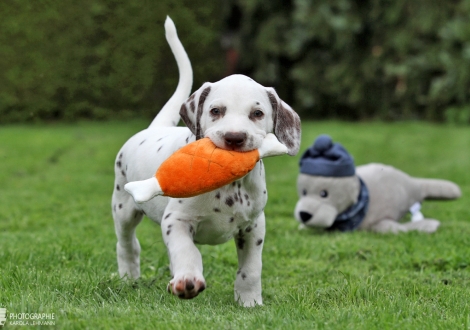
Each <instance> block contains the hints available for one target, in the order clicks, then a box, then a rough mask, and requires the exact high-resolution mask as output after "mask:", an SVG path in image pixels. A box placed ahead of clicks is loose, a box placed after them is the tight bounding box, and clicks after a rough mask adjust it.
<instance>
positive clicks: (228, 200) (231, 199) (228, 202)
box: [225, 196, 234, 207]
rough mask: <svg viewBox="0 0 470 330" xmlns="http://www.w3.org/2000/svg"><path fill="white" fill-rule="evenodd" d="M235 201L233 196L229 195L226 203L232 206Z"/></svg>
mask: <svg viewBox="0 0 470 330" xmlns="http://www.w3.org/2000/svg"><path fill="white" fill-rule="evenodd" d="M233 203H234V201H233V198H232V197H231V196H229V197H227V199H226V200H225V204H227V205H228V206H230V207H231V206H232V205H233Z"/></svg>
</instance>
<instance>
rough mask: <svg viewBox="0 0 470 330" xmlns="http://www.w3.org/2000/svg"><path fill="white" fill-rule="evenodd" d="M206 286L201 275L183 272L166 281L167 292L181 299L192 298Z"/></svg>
mask: <svg viewBox="0 0 470 330" xmlns="http://www.w3.org/2000/svg"><path fill="white" fill-rule="evenodd" d="M205 288H206V281H205V280H204V277H202V276H195V275H192V274H185V275H179V276H175V277H174V278H173V279H172V280H171V281H170V283H168V287H167V290H168V292H170V293H172V294H174V295H175V296H178V297H179V298H181V299H192V298H194V297H196V296H197V295H198V294H199V293H200V292H202V291H204V289H205Z"/></svg>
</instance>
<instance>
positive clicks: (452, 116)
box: [0, 0, 470, 124]
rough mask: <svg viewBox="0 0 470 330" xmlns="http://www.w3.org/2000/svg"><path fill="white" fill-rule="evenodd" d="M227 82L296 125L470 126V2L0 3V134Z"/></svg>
mask: <svg viewBox="0 0 470 330" xmlns="http://www.w3.org/2000/svg"><path fill="white" fill-rule="evenodd" d="M166 15H170V16H171V17H172V19H173V20H174V21H175V24H176V26H177V29H178V33H179V36H180V39H181V40H182V42H183V44H184V46H185V48H186V50H187V52H188V54H189V57H190V59H191V61H192V64H193V69H194V85H193V89H195V88H197V87H198V86H200V85H201V84H202V83H203V82H204V81H216V80H219V79H221V78H223V77H224V76H225V75H228V74H231V73H244V74H247V75H250V76H251V77H253V78H254V79H255V80H257V81H258V82H259V83H261V84H263V85H265V86H273V87H275V88H276V89H277V90H278V93H279V94H280V96H281V97H282V98H283V99H284V100H285V101H286V102H288V103H289V104H291V105H292V106H293V107H294V109H296V111H297V112H298V113H299V114H300V115H301V116H302V118H304V119H307V118H337V119H348V120H364V119H382V120H405V119H422V120H429V121H441V122H445V121H447V122H453V123H459V124H469V123H470V100H469V99H470V19H469V17H470V0H453V1H424V0H414V1H405V0H395V1H387V0H317V1H313V0H289V1H282V0H271V1H263V0H238V1H237V0H227V1H222V0H219V1H201V0H171V1H170V0H158V1H118V0H82V1H79V2H77V1H70V0H61V1H54V0H41V1H39V0H38V1H32V0H29V1H28V0H4V1H1V2H0V123H10V122H27V121H51V120H52V121H56V120H66V121H74V120H77V119H94V120H95V119H100V120H105V119H110V118H113V119H116V118H117V119H119V118H124V119H126V118H131V117H132V118H136V117H139V118H153V117H154V116H155V114H156V113H157V112H158V110H159V109H160V108H161V107H162V105H163V104H164V103H165V102H166V100H167V99H168V98H169V97H170V95H171V94H172V92H173V90H174V88H175V86H176V83H177V79H178V73H177V67H176V64H175V61H174V59H173V56H172V54H171V51H170V49H169V47H168V46H167V44H166V40H165V37H164V29H163V22H164V20H165V17H166Z"/></svg>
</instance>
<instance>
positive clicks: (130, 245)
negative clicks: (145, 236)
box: [112, 183, 143, 279]
mask: <svg viewBox="0 0 470 330" xmlns="http://www.w3.org/2000/svg"><path fill="white" fill-rule="evenodd" d="M112 209H113V218H114V228H115V230H116V236H117V240H118V242H117V246H116V252H117V261H118V269H119V276H121V277H125V276H127V277H128V278H133V279H136V278H139V277H140V244H139V241H138V240H137V237H136V235H135V229H136V227H137V225H138V224H139V223H140V221H141V220H142V217H143V213H142V212H141V211H139V210H137V209H136V206H135V203H134V201H133V199H132V197H131V196H130V195H129V194H128V193H127V192H125V191H124V189H123V185H122V184H119V183H116V185H115V189H114V192H113V199H112Z"/></svg>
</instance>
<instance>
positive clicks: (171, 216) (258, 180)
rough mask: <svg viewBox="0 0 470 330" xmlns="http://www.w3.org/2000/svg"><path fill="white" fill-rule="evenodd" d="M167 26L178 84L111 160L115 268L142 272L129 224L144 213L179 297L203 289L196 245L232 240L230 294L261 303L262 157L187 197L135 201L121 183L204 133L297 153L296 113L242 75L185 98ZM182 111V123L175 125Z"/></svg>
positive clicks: (229, 142)
mask: <svg viewBox="0 0 470 330" xmlns="http://www.w3.org/2000/svg"><path fill="white" fill-rule="evenodd" d="M165 30H166V37H167V40H168V43H169V44H170V47H171V49H172V51H173V54H174V55H175V58H176V61H177V64H178V69H179V72H180V78H179V79H180V80H179V83H178V87H177V89H176V91H175V93H174V94H173V96H172V97H171V98H170V100H169V101H168V102H167V104H165V106H164V107H163V108H162V110H161V111H160V113H159V114H158V116H157V117H156V118H155V119H154V121H153V122H152V123H151V125H150V127H149V128H148V129H146V130H143V131H141V132H139V133H137V134H136V135H134V136H133V137H132V138H130V139H129V140H128V141H127V142H126V143H125V144H124V146H123V147H122V148H121V150H120V151H119V153H118V156H117V158H116V164H115V173H116V179H115V189H114V192H113V197H112V208H113V217H114V223H115V229H116V235H117V239H118V243H117V259H118V266H119V274H120V276H121V277H124V276H128V277H130V278H138V277H139V276H140V260H139V254H140V245H139V241H138V240H137V238H136V235H135V228H136V226H137V225H138V224H139V222H140V221H141V220H142V217H143V215H144V214H145V215H147V216H148V217H149V218H150V219H152V220H154V221H156V222H157V223H159V224H160V225H161V227H162V235H163V239H164V242H165V244H166V246H167V249H168V254H169V258H170V270H171V273H172V275H173V278H172V280H171V281H170V283H169V285H168V290H169V291H170V292H172V293H173V294H175V295H177V296H178V297H180V298H193V297H195V296H197V295H198V293H199V292H201V291H203V290H204V288H205V286H206V284H205V280H204V276H203V267H202V258H201V254H200V252H199V250H198V249H197V247H196V245H195V243H197V244H210V245H214V244H221V243H225V242H227V241H229V240H231V239H232V238H233V239H234V240H235V243H236V248H237V254H238V263H239V267H238V272H237V276H236V280H235V300H236V301H238V302H239V303H240V304H241V305H243V306H254V305H261V304H262V298H261V268H262V267H261V252H262V248H263V242H264V235H265V217H264V207H265V205H266V202H267V192H266V183H265V175H264V166H263V162H262V160H260V161H259V162H258V163H257V164H256V166H255V168H254V169H253V170H252V171H251V172H250V173H248V174H247V175H246V176H244V177H243V178H241V179H239V180H237V181H235V182H233V183H232V184H229V185H226V186H223V187H222V188H220V189H217V190H215V191H213V192H209V193H206V194H202V195H199V196H196V197H192V198H180V199H174V198H168V197H163V196H158V197H155V198H153V199H150V200H149V201H142V200H138V201H137V202H136V201H135V200H134V199H133V198H132V196H131V195H130V194H129V193H128V192H126V191H125V189H124V186H125V185H126V184H127V183H129V182H133V181H140V180H145V179H148V178H151V177H152V176H153V175H154V174H155V172H156V170H157V169H158V167H159V166H160V164H161V163H162V162H163V161H164V160H165V159H167V158H168V157H169V156H170V155H171V154H173V153H174V152H175V151H176V150H178V149H179V148H181V147H183V146H184V145H186V144H188V143H190V142H193V141H195V140H196V139H200V138H203V137H209V138H210V139H211V140H212V141H213V142H214V144H216V145H217V146H218V147H220V148H223V149H227V150H235V151H249V150H254V149H259V148H260V147H262V145H263V142H264V141H266V140H272V139H273V138H274V136H273V134H274V135H275V136H276V137H277V139H278V140H279V141H280V142H281V143H282V144H283V145H284V146H285V147H284V146H283V147H284V153H288V154H289V155H295V154H296V153H297V152H298V150H299V144H300V119H299V116H298V115H297V114H296V113H295V112H294V111H293V110H292V109H291V108H290V107H289V106H288V105H287V104H286V103H284V102H283V101H282V100H281V99H280V98H279V97H278V96H277V94H276V92H275V91H274V89H273V88H266V87H263V86H262V85H260V84H258V83H256V82H255V81H253V80H252V79H250V78H248V77H246V76H243V75H233V76H229V77H227V78H224V79H222V80H220V81H218V82H216V83H205V84H204V85H203V86H202V87H201V88H199V89H198V90H197V91H196V92H195V93H194V94H192V95H191V96H190V97H189V98H188V96H189V94H190V91H191V86H192V69H191V64H190V61H189V59H188V57H187V55H186V52H185V51H184V48H183V46H182V45H181V43H180V41H179V39H178V37H177V34H176V29H175V26H174V24H173V22H172V21H171V19H169V18H168V19H167V21H166V22H165ZM180 116H181V118H182V119H183V121H184V122H185V123H186V125H187V126H188V127H187V128H186V127H176V125H177V123H178V122H179V119H180ZM276 141H277V140H276ZM194 179H195V180H197V178H194ZM128 188H129V186H127V187H126V189H127V190H129V191H131V189H128Z"/></svg>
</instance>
